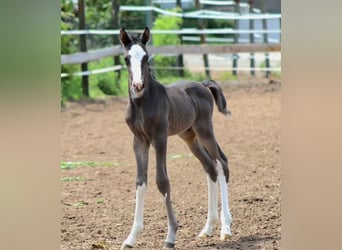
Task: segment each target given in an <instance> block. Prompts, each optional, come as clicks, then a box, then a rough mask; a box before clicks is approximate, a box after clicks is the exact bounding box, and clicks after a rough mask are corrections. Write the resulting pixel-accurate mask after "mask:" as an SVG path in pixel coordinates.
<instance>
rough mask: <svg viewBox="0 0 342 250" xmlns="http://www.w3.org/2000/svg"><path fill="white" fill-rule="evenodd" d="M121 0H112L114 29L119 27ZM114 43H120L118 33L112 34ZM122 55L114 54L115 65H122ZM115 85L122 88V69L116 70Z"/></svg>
mask: <svg viewBox="0 0 342 250" xmlns="http://www.w3.org/2000/svg"><path fill="white" fill-rule="evenodd" d="M119 8H120V0H112V22H111V26H112V29H113V30H116V29H118V28H119V11H120V9H119ZM112 41H113V45H117V44H120V42H119V37H118V36H117V35H112ZM120 64H121V63H120V56H114V66H116V65H120ZM114 74H115V87H116V89H118V90H121V85H120V77H121V70H120V69H119V70H115V71H114Z"/></svg>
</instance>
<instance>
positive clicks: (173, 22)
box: [153, 8, 183, 76]
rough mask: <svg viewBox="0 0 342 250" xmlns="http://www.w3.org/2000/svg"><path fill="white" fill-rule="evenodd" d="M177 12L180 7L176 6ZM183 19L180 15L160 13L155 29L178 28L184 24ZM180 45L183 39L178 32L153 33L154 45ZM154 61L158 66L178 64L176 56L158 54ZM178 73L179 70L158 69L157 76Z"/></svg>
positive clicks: (155, 22)
mask: <svg viewBox="0 0 342 250" xmlns="http://www.w3.org/2000/svg"><path fill="white" fill-rule="evenodd" d="M174 11H175V12H179V11H180V9H179V8H176V9H175V10H174ZM182 23H183V20H182V18H180V17H174V16H163V15H160V16H158V17H157V18H156V20H155V21H154V25H153V29H155V30H177V29H180V28H181V26H182ZM169 44H173V45H179V44H181V40H180V38H179V36H178V35H177V34H155V35H153V45H155V46H161V45H169ZM154 63H155V65H156V66H157V67H174V66H177V59H176V57H175V56H161V55H156V56H155V58H154ZM170 73H171V74H172V75H174V74H177V71H170V70H167V69H157V76H161V75H165V74H166V75H168V74H170Z"/></svg>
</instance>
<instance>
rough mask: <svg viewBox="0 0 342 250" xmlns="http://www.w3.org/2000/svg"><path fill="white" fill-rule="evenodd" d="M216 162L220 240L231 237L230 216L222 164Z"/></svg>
mask: <svg viewBox="0 0 342 250" xmlns="http://www.w3.org/2000/svg"><path fill="white" fill-rule="evenodd" d="M216 162H217V165H216V166H217V171H218V180H219V183H220V189H221V240H225V239H226V237H229V236H231V235H232V232H231V230H230V224H231V223H232V216H231V214H230V211H229V198H228V184H227V182H226V177H225V176H224V173H223V168H222V164H221V162H220V161H219V160H216Z"/></svg>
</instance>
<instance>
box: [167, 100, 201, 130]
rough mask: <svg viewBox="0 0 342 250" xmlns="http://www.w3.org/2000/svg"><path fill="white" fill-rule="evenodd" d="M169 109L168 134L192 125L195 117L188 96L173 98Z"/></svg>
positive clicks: (186, 128)
mask: <svg viewBox="0 0 342 250" xmlns="http://www.w3.org/2000/svg"><path fill="white" fill-rule="evenodd" d="M173 101H174V102H173V103H172V105H171V107H170V111H169V119H168V120H169V128H168V134H169V135H176V134H181V133H182V132H184V131H186V130H188V129H189V128H190V127H192V125H193V123H194V121H195V119H196V111H195V108H194V106H193V104H192V102H191V100H190V99H189V98H184V99H182V100H179V99H178V100H176V101H175V100H173Z"/></svg>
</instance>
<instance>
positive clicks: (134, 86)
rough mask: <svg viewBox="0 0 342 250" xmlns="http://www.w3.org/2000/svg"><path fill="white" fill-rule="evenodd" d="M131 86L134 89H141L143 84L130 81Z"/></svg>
mask: <svg viewBox="0 0 342 250" xmlns="http://www.w3.org/2000/svg"><path fill="white" fill-rule="evenodd" d="M132 87H133V88H134V89H135V90H142V89H143V88H144V84H143V83H137V82H132Z"/></svg>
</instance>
